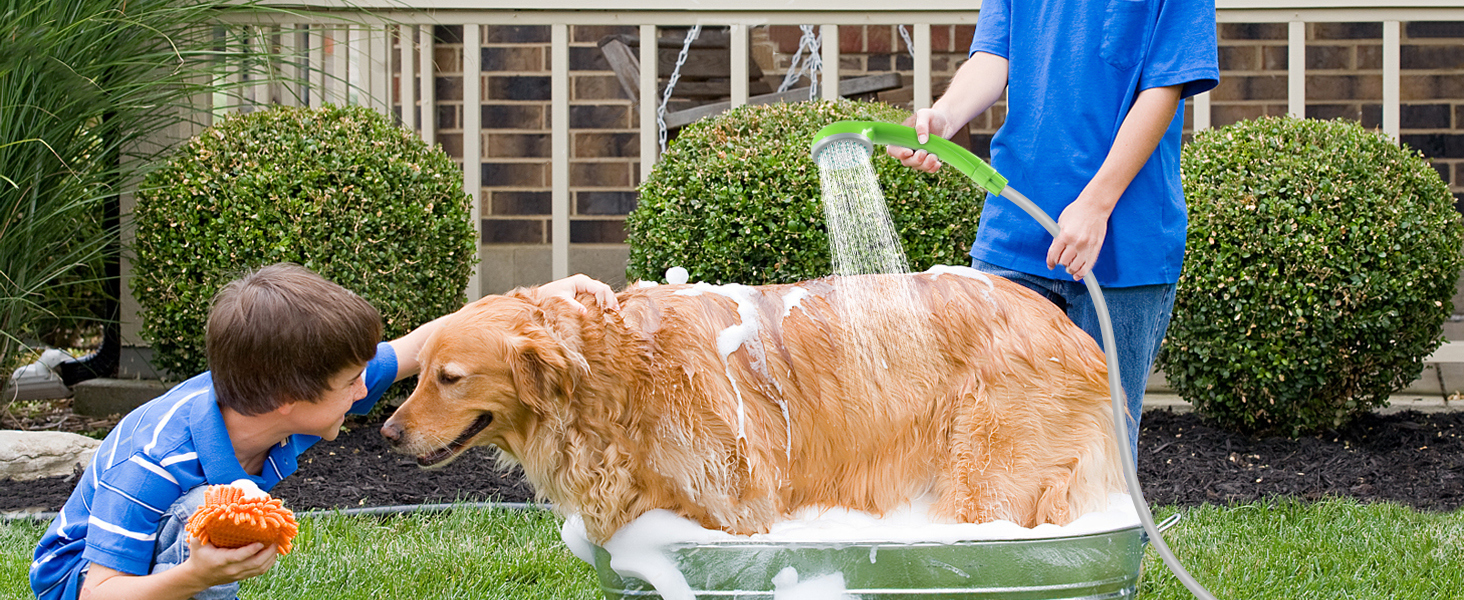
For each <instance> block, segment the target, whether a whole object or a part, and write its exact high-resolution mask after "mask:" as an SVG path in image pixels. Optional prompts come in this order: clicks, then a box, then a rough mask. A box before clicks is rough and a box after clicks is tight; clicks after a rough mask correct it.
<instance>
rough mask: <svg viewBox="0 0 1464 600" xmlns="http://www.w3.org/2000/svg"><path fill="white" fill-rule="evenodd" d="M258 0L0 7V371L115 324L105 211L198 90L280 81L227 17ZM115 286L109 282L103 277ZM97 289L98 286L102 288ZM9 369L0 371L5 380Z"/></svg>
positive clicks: (227, 91) (184, 114)
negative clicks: (30, 351) (35, 351)
mask: <svg viewBox="0 0 1464 600" xmlns="http://www.w3.org/2000/svg"><path fill="white" fill-rule="evenodd" d="M280 10H281V9H273V8H269V7H263V6H259V5H258V4H257V3H256V2H254V1H253V0H131V1H129V2H116V1H113V0H48V1H44V2H36V1H35V0H0V364H6V363H8V362H9V359H10V358H11V357H12V356H13V355H15V354H21V353H19V352H15V351H16V350H19V349H21V348H23V347H25V346H29V345H30V344H33V343H35V342H36V341H41V342H45V343H52V344H58V345H69V344H71V343H72V342H73V341H74V338H75V337H77V336H76V335H75V334H76V333H77V332H79V331H81V330H85V329H88V328H90V327H93V326H96V325H103V324H115V323H116V315H114V314H112V313H111V312H110V311H109V310H108V304H109V302H110V301H112V300H115V298H107V297H106V296H107V287H109V285H108V284H110V283H112V282H113V281H115V280H110V277H109V276H108V275H107V270H108V269H107V268H106V264H107V263H109V262H111V261H114V260H117V259H118V257H119V255H120V253H121V250H120V245H119V244H117V243H115V240H116V239H117V238H118V235H119V227H118V225H117V223H116V219H115V217H109V216H108V212H109V207H117V206H120V196H121V195H122V194H124V193H126V192H128V191H131V187H132V186H133V185H135V183H136V180H137V179H138V178H140V177H141V173H144V172H145V171H146V170H147V169H148V168H150V167H151V165H152V164H153V161H154V160H156V159H159V158H161V155H162V154H163V149H162V146H160V145H159V144H158V142H159V141H160V140H161V139H162V138H166V137H167V136H166V133H167V132H168V131H169V130H170V129H172V128H174V127H177V126H180V125H183V126H186V125H188V124H189V123H190V120H191V119H192V118H193V117H194V116H195V113H194V112H193V111H194V108H195V107H194V105H195V102H196V101H197V99H198V97H199V96H200V95H206V96H211V95H214V94H222V95H223V97H226V98H229V99H230V100H229V101H231V102H232V101H237V93H238V92H239V91H240V90H241V89H242V86H243V83H240V82H242V81H246V80H245V79H244V77H239V78H237V79H236V80H235V81H230V80H229V79H227V78H224V77H221V76H220V75H221V74H224V73H234V74H237V75H241V76H247V78H248V80H247V82H248V83H249V84H254V83H257V82H258V81H262V80H266V79H267V78H272V77H274V79H269V80H272V81H279V79H278V78H277V76H275V75H274V74H271V73H269V72H267V70H266V69H265V68H264V65H267V64H269V63H270V61H271V60H272V59H277V58H279V57H278V55H271V54H268V52H269V51H268V50H267V49H261V48H259V44H251V43H250V42H251V40H249V39H248V38H246V37H244V36H243V34H242V31H241V28H236V27H222V25H223V24H224V23H226V22H229V21H230V20H233V21H234V22H243V21H242V20H243V19H246V18H250V19H253V18H262V17H266V16H271V15H273V13H277V12H280ZM108 280H110V281H108ZM104 281H105V282H106V283H104ZM7 375H9V371H6V372H5V373H4V374H0V378H3V377H5V376H7Z"/></svg>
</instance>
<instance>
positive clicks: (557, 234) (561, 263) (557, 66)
mask: <svg viewBox="0 0 1464 600" xmlns="http://www.w3.org/2000/svg"><path fill="white" fill-rule="evenodd" d="M655 43H656V41H655V40H654V39H651V40H641V45H642V46H645V45H646V44H651V45H653V46H654V44H655ZM549 45H550V51H549V54H550V56H549V58H550V60H549V64H550V76H549V90H550V91H549V95H550V97H551V98H552V100H551V106H550V112H551V113H552V114H551V117H550V118H551V120H552V121H553V127H552V128H551V130H550V133H549V136H550V144H551V153H552V155H553V156H552V160H553V161H554V164H553V191H552V193H551V195H550V202H551V203H552V206H551V209H550V211H551V213H550V214H551V222H550V235H551V237H552V245H551V248H550V257H551V260H550V265H551V269H550V270H551V274H552V276H553V277H554V279H561V278H564V277H568V276H569V26H568V25H565V24H563V23H555V24H554V25H552V26H551V29H550V34H549ZM643 100H644V98H643Z"/></svg>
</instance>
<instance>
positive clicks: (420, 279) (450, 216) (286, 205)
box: [132, 106, 477, 377]
mask: <svg viewBox="0 0 1464 600" xmlns="http://www.w3.org/2000/svg"><path fill="white" fill-rule="evenodd" d="M460 173H461V171H459V170H458V168H457V166H456V165H454V164H453V162H452V159H450V158H448V156H447V155H446V154H445V153H443V152H442V150H441V149H440V148H435V147H429V146H427V145H426V144H425V143H423V142H422V141H421V140H420V139H418V138H417V137H416V136H414V135H413V134H412V132H410V131H407V130H405V129H401V128H399V127H396V126H395V125H393V124H392V123H391V122H390V121H389V120H388V119H387V118H386V117H384V116H382V115H381V114H379V113H377V112H375V111H372V110H370V109H367V108H363V107H359V106H353V107H334V106H327V107H325V108H322V109H309V108H274V109H270V110H265V111H258V112H254V113H251V114H248V115H244V116H235V117H232V118H230V119H228V120H226V121H225V122H223V123H222V124H219V125H217V126H215V127H212V128H209V129H207V130H205V131H204V132H203V133H201V134H199V135H198V136H197V137H194V138H193V139H191V140H189V141H188V143H187V144H186V145H184V146H183V148H181V149H180V150H179V152H178V153H177V154H176V155H174V156H173V157H172V158H171V159H170V160H169V161H168V162H167V164H165V165H164V166H162V167H161V168H159V169H158V170H156V171H154V172H153V173H152V174H150V175H149V176H148V177H147V179H146V180H145V181H144V182H143V186H142V189H141V190H140V191H139V192H138V198H137V206H136V208H135V210H134V218H135V220H136V224H137V241H136V255H137V262H136V264H135V266H134V269H133V273H134V278H133V282H132V290H133V293H134V294H135V295H136V296H137V300H138V303H139V304H140V305H141V307H142V323H143V335H144V337H145V338H146V339H147V340H148V342H150V343H151V344H152V348H153V350H154V359H153V363H154V365H155V366H158V367H162V368H164V369H167V370H168V371H169V372H170V373H171V374H172V375H174V376H179V377H186V376H190V375H193V374H195V373H198V372H201V371H203V370H205V369H207V368H208V367H207V359H206V357H205V355H204V327H205V325H206V323H207V319H208V311H209V303H210V301H211V299H212V298H213V296H214V294H215V293H216V292H217V291H218V289H219V288H220V287H222V286H223V285H224V284H226V283H228V282H229V281H230V280H232V279H234V278H235V277H237V276H239V275H240V274H242V272H244V271H245V270H248V269H251V268H257V267H261V266H265V265H269V264H273V263H276V262H284V261H288V262H295V263H299V264H301V265H304V266H305V267H307V268H309V269H311V270H313V271H315V272H317V273H319V274H320V275H321V276H323V277H325V278H326V279H329V280H331V281H333V282H335V283H337V284H340V285H341V286H343V287H345V288H346V289H349V290H351V291H353V292H356V293H357V294H359V295H360V296H361V297H363V298H365V299H366V300H367V301H368V302H370V303H371V304H372V305H373V306H375V307H376V308H377V309H378V310H379V311H381V315H382V319H383V325H384V328H385V330H384V335H385V336H386V337H387V339H391V338H395V337H397V336H400V335H403V334H406V333H407V332H408V331H410V330H411V329H413V328H415V327H416V326H418V325H421V324H422V323H425V322H427V321H429V320H431V319H434V318H436V317H439V316H441V315H444V314H447V313H449V312H452V311H455V310H457V309H458V308H461V307H462V304H463V301H464V300H465V298H464V289H465V288H466V286H467V281H468V277H469V275H470V269H471V267H472V265H473V263H474V261H475V260H476V258H477V252H476V250H477V245H476V239H475V237H474V234H473V227H472V224H471V222H470V220H469V219H470V217H469V214H470V213H469V207H470V204H469V202H470V201H471V200H470V198H469V196H468V195H467V194H465V193H464V192H463V190H462V180H461V175H460Z"/></svg>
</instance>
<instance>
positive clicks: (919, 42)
mask: <svg viewBox="0 0 1464 600" xmlns="http://www.w3.org/2000/svg"><path fill="white" fill-rule="evenodd" d="M914 37H915V39H914V40H913V41H914V42H915V99H914V106H913V107H911V108H914V109H915V110H920V109H922V108H930V104H931V96H932V95H933V94H932V92H931V90H930V23H916V24H915V36H914Z"/></svg>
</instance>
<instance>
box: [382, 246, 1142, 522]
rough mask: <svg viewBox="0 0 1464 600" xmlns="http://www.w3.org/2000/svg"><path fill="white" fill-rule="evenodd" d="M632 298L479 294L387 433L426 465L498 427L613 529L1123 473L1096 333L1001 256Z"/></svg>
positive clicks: (975, 497)
mask: <svg viewBox="0 0 1464 600" xmlns="http://www.w3.org/2000/svg"><path fill="white" fill-rule="evenodd" d="M617 298H618V300H619V302H620V309H619V310H618V311H614V312H610V311H603V310H601V309H600V308H599V307H598V305H596V304H594V303H593V302H592V300H593V298H591V297H588V296H583V295H582V296H581V299H582V300H583V301H584V302H585V303H586V306H587V308H588V310H586V311H583V312H582V311H580V310H579V308H578V307H574V306H572V305H571V304H570V303H569V302H567V301H565V300H564V299H561V298H544V299H541V298H539V297H538V296H537V295H536V294H535V293H534V291H533V290H529V289H519V290H514V291H512V292H509V293H508V294H506V295H502V296H488V297H485V298H483V299H481V300H478V301H477V302H473V303H472V304H469V305H468V306H466V307H464V308H463V309H462V310H460V311H458V312H457V313H455V314H454V315H452V316H450V317H449V319H450V321H449V322H446V323H445V324H444V326H443V327H442V328H441V330H440V331H438V332H437V333H435V334H434V335H433V336H432V337H431V338H430V339H429V340H428V341H427V342H426V344H425V346H424V347H423V349H422V352H421V354H420V355H419V360H420V362H421V364H422V372H421V378H420V380H419V383H418V385H417V388H416V390H415V391H414V392H413V393H412V395H411V397H410V398H408V399H407V401H406V402H405V403H404V404H402V406H401V407H400V408H399V409H398V410H397V411H396V413H395V414H394V415H393V416H392V417H391V418H390V420H388V421H387V423H386V424H385V425H384V426H383V427H382V434H383V435H385V436H386V437H387V439H388V440H390V442H391V443H392V445H393V447H394V448H395V449H396V450H397V451H399V452H402V453H405V454H410V455H414V456H416V457H417V461H418V464H420V465H422V466H426V467H431V466H437V465H442V464H446V463H447V462H448V461H450V460H452V459H453V458H455V457H456V456H458V455H459V454H460V453H461V452H462V451H463V450H464V449H465V448H468V447H471V446H480V445H487V444H492V445H494V446H497V447H498V448H499V450H501V456H502V457H503V459H504V460H505V461H506V462H509V463H517V464H520V465H522V467H523V470H524V474H525V476H526V477H527V479H528V480H529V481H530V482H531V483H532V484H533V485H534V486H535V488H536V489H537V491H538V493H539V494H540V496H541V497H542V498H544V499H547V500H549V501H550V502H552V503H553V504H554V505H555V506H556V507H557V509H558V510H560V511H562V512H565V513H571V514H575V513H577V514H579V515H581V517H582V518H583V519H584V522H585V527H586V531H587V533H588V534H589V537H590V539H591V540H592V541H595V542H597V543H604V542H605V541H607V540H608V539H609V538H610V536H611V535H612V534H614V533H615V531H616V530H618V529H619V528H620V527H622V526H623V525H625V524H627V523H629V522H630V521H632V520H634V519H635V518H636V517H638V516H640V515H641V514H643V513H645V512H646V511H649V510H652V509H657V508H663V509H668V510H671V511H673V512H675V513H678V514H680V515H682V516H685V517H687V518H689V519H691V520H694V521H696V522H698V523H700V524H701V525H702V526H704V527H707V528H715V529H721V530H724V531H727V532H730V533H734V534H752V533H757V532H764V531H766V530H767V528H768V526H769V525H770V524H772V523H774V522H776V521H778V520H780V519H783V518H786V516H788V515H790V514H791V513H793V512H794V511H797V510H798V509H800V508H803V507H810V506H812V507H842V508H847V509H852V510H860V511H866V512H869V513H872V514H876V515H881V514H884V513H885V512H887V511H891V510H894V509H897V508H900V507H902V506H906V505H909V504H911V503H912V502H915V501H923V502H929V503H930V509H929V510H930V514H931V517H932V518H936V519H942V520H948V521H951V522H974V523H979V522H986V521H991V520H997V519H1007V520H1010V521H1013V522H1015V523H1017V524H1020V525H1023V526H1028V527H1030V526H1035V525H1037V524H1040V523H1054V524H1057V525H1063V524H1066V523H1068V522H1069V521H1071V520H1072V519H1074V518H1076V517H1077V516H1080V515H1082V514H1085V513H1087V512H1090V511H1094V510H1103V509H1105V508H1106V505H1107V497H1108V494H1109V493H1110V492H1123V491H1124V485H1123V476H1122V473H1121V467H1120V463H1119V460H1120V458H1119V452H1118V447H1117V443H1116V440H1115V436H1114V433H1113V420H1112V413H1111V409H1110V408H1109V406H1110V404H1109V395H1108V385H1107V368H1106V366H1105V363H1104V361H1103V357H1102V353H1101V352H1100V350H1099V349H1098V346H1097V344H1096V343H1094V341H1093V340H1092V339H1091V338H1090V337H1089V336H1088V335H1087V334H1086V333H1084V332H1083V331H1082V330H1080V329H1078V328H1077V326H1075V325H1073V323H1072V322H1071V321H1069V320H1068V319H1067V317H1066V316H1065V315H1063V314H1062V313H1061V312H1060V311H1059V310H1058V309H1057V308H1056V307H1055V306H1053V305H1052V304H1051V303H1049V302H1048V301H1046V300H1044V299H1042V298H1041V297H1040V296H1038V295H1037V294H1035V293H1033V292H1031V291H1029V290H1027V289H1026V288H1024V287H1022V286H1020V285H1017V284H1015V283H1012V282H1010V281H1007V280H1005V279H1002V278H1000V277H995V276H987V275H982V274H979V273H977V272H976V271H974V270H971V269H969V268H966V267H942V268H937V269H932V270H931V271H927V272H925V273H915V274H908V275H860V276H849V277H832V278H825V279H818V280H813V281H806V282H802V283H798V284H790V285H769V286H760V287H748V286H741V285H724V286H712V285H708V284H696V285H660V286H646V287H639V286H636V287H631V288H629V289H626V290H624V291H622V292H620V293H619V294H618V296H617ZM901 307H904V308H903V310H902V309H901ZM891 314H893V315H896V317H897V318H887V317H888V316H889V315H891ZM900 315H903V316H900ZM870 344H872V345H873V346H874V347H873V348H868V347H866V348H849V347H848V346H851V345H870Z"/></svg>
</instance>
